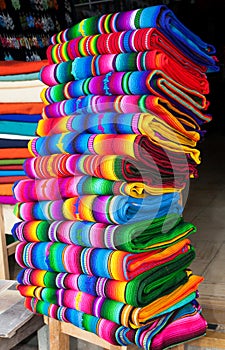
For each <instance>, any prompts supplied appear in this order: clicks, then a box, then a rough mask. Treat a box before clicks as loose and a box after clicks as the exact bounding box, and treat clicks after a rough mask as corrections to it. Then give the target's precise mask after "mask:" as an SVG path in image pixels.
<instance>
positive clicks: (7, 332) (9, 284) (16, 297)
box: [0, 280, 33, 338]
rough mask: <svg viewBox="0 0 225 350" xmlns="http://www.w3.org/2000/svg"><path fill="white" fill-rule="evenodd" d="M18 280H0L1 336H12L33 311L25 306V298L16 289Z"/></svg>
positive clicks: (31, 315) (29, 317)
mask: <svg viewBox="0 0 225 350" xmlns="http://www.w3.org/2000/svg"><path fill="white" fill-rule="evenodd" d="M16 285H17V282H16V281H9V280H0V337H2V338H10V337H12V336H13V335H14V334H15V333H16V331H17V330H18V329H19V328H20V327H21V326H23V325H24V324H25V323H27V322H28V321H29V320H30V319H31V318H32V317H33V313H32V312H30V311H29V310H28V309H26V308H25V307H24V298H23V297H22V296H21V295H20V293H19V292H18V291H17V289H16Z"/></svg>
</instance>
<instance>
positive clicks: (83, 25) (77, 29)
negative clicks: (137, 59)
mask: <svg viewBox="0 0 225 350" xmlns="http://www.w3.org/2000/svg"><path fill="white" fill-rule="evenodd" d="M138 28H157V29H158V30H159V31H160V33H163V34H164V35H165V36H166V37H167V38H168V40H169V41H171V42H172V43H174V44H175V45H176V47H178V48H179V49H180V50H181V51H182V52H184V53H185V55H187V56H188V57H190V59H191V60H193V61H194V62H198V63H199V64H201V65H203V66H204V65H206V66H209V68H211V69H212V70H214V69H215V70H217V68H216V67H215V65H216V62H215V57H214V56H213V55H214V54H215V48H214V47H213V46H212V45H210V44H208V43H205V42H204V41H203V40H201V38H200V37H198V36H197V35H196V34H194V33H193V32H192V31H191V30H189V29H188V28H187V27H186V26H185V25H184V24H183V23H181V22H180V20H179V19H178V18H177V17H176V16H175V14H174V13H173V11H171V10H170V9H169V8H167V7H166V6H165V5H158V6H151V7H147V8H143V9H138V10H133V11H127V12H118V13H114V14H108V15H101V16H96V17H91V18H87V19H84V20H82V21H81V22H80V23H78V24H76V25H74V26H73V27H71V28H68V29H66V30H64V31H61V32H59V33H58V34H56V35H54V36H52V38H51V42H52V43H57V42H64V41H66V40H70V39H73V38H76V37H79V36H81V35H82V36H84V37H86V36H89V35H93V34H98V33H100V34H104V33H114V32H121V31H127V32H129V31H130V30H134V29H138ZM103 36H104V35H103ZM126 39H127V41H128V42H129V37H128V38H126ZM117 40H118V39H117ZM108 45H109V44H108Z"/></svg>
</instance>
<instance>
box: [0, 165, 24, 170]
mask: <svg viewBox="0 0 225 350" xmlns="http://www.w3.org/2000/svg"><path fill="white" fill-rule="evenodd" d="M0 170H23V164H12V165H11V164H10V165H1V164H0Z"/></svg>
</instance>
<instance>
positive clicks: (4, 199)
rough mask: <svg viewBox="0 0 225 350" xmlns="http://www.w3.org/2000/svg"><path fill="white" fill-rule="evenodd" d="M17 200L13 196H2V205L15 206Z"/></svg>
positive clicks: (0, 200)
mask: <svg viewBox="0 0 225 350" xmlns="http://www.w3.org/2000/svg"><path fill="white" fill-rule="evenodd" d="M16 202H17V201H16V199H15V198H14V197H13V195H11V196H1V195H0V203H2V204H10V205H14V204H16Z"/></svg>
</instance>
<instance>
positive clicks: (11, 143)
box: [0, 121, 28, 148]
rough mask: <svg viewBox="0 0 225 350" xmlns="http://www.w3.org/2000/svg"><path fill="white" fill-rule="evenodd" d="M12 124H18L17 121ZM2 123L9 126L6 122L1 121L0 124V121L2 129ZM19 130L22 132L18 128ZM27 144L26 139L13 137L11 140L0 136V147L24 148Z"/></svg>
mask: <svg viewBox="0 0 225 350" xmlns="http://www.w3.org/2000/svg"><path fill="white" fill-rule="evenodd" d="M13 124H14V125H15V126H17V125H18V123H15V122H13V123H12V125H11V126H13ZM4 125H5V126H6V127H7V126H10V124H6V123H4V122H3V124H1V121H0V129H1V127H2V128H3V129H4ZM18 127H21V125H19V126H18ZM19 132H22V130H20V131H19ZM27 145H28V140H20V139H13V140H9V139H3V138H0V148H17V147H18V148H26V147H27Z"/></svg>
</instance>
